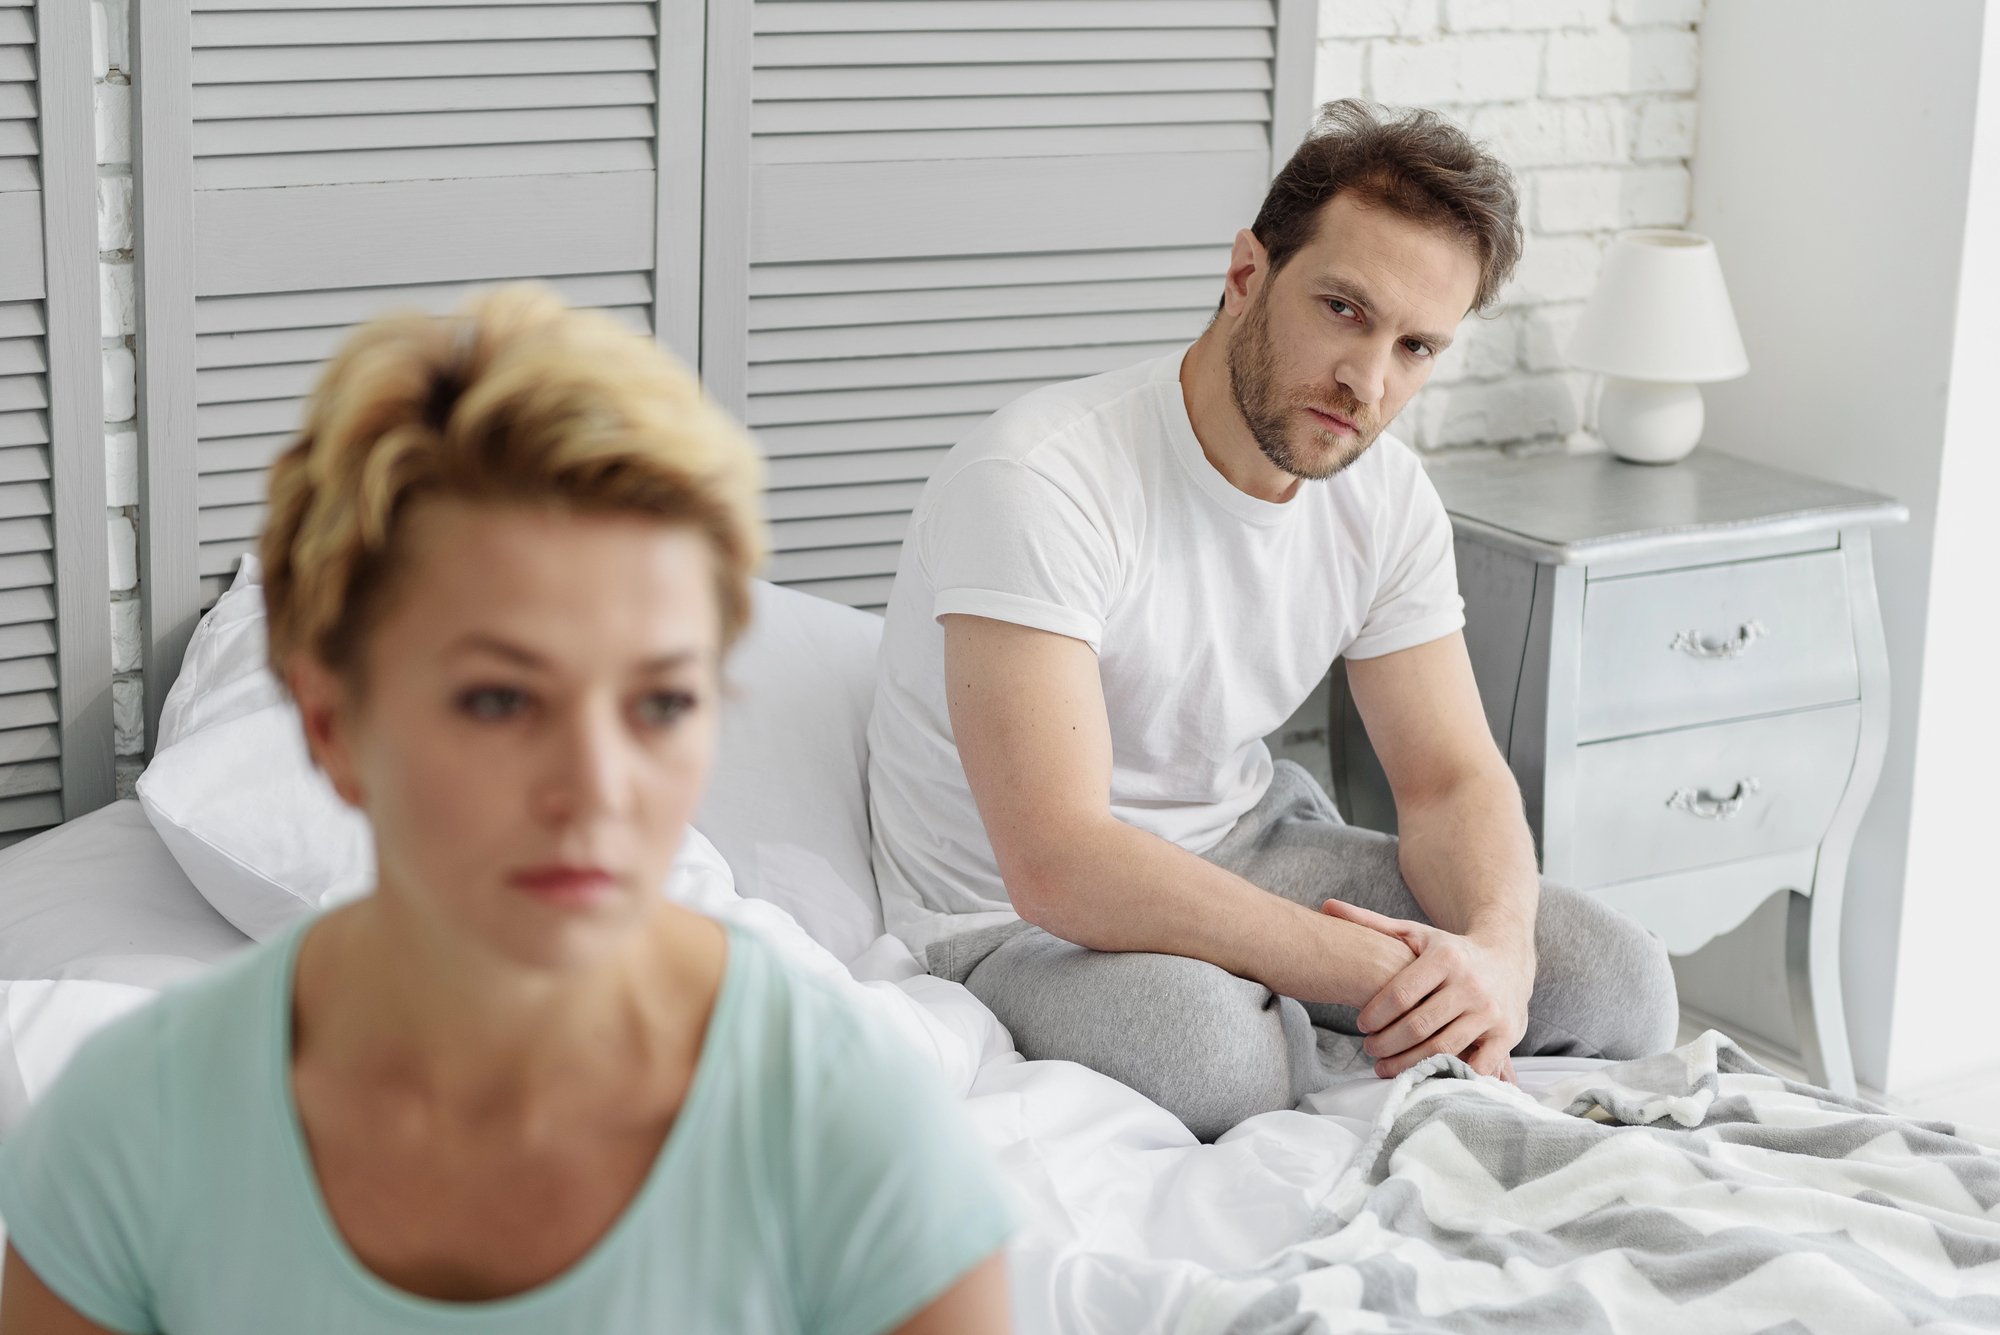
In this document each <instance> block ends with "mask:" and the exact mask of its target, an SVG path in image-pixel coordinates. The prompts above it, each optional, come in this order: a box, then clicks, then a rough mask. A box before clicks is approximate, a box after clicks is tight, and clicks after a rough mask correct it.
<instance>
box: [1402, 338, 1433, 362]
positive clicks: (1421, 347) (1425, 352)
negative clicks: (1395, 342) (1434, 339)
mask: <svg viewBox="0 0 2000 1335" xmlns="http://www.w3.org/2000/svg"><path fill="white" fill-rule="evenodd" d="M1403 346H1404V347H1406V348H1408V349H1409V350H1410V355H1411V356H1412V357H1429V356H1431V355H1432V352H1431V345H1430V344H1428V343H1421V342H1419V341H1417V340H1416V339H1414V338H1406V339H1404V340H1403Z"/></svg>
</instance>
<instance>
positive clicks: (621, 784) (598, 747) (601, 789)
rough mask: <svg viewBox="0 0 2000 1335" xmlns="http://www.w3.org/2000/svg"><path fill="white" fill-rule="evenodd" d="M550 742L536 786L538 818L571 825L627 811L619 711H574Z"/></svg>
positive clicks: (594, 707)
mask: <svg viewBox="0 0 2000 1335" xmlns="http://www.w3.org/2000/svg"><path fill="white" fill-rule="evenodd" d="M549 741H550V746H549V749H548V753H547V757H546V760H545V768H544V770H543V773H542V774H541V775H540V777H539V782H538V783H537V785H536V793H535V798H536V801H535V807H536V815H537V816H539V817H540V818H541V819H543V820H546V821H549V822H550V823H552V824H558V825H566V824H570V823H573V822H575V821H579V820H587V819H590V818H592V817H595V816H602V815H615V814H617V813H618V812H620V811H622V810H623V809H624V805H625V794H626V787H627V784H626V782H625V780H626V778H627V767H626V764H625V756H624V750H625V746H626V737H625V730H624V728H623V727H622V726H621V725H620V721H619V719H618V716H617V713H616V711H615V710H614V709H612V708H609V707H606V706H602V705H588V706H582V707H579V708H577V709H574V710H572V711H570V712H569V713H568V714H567V715H566V716H565V717H564V718H563V719H562V720H561V722H560V723H559V724H558V725H557V726H556V728H555V729H554V735H553V736H551V737H550V739H549Z"/></svg>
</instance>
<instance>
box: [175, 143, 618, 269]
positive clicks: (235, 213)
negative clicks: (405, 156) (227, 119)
mask: <svg viewBox="0 0 2000 1335" xmlns="http://www.w3.org/2000/svg"><path fill="white" fill-rule="evenodd" d="M653 194H654V184H653V175H652V173H651V172H612V173H604V174H599V175H577V176H553V175H552V176H539V177H537V176H525V177H487V178H481V179H475V180H460V181H425V182H395V183H389V184H372V185H331V186H304V187H298V188H294V189H282V190H220V191H208V192H196V194H195V237H196V247H195V285H196V286H195V290H196V291H197V292H198V293H200V294H201V295H204V296H207V295H211V294H231V293H247V292H296V291H299V290H302V289H312V288H335V287H351V286H363V285H367V286H382V285H386V284H397V283H437V282H446V281H452V280H459V281H465V280H478V281H487V280H497V279H503V278H514V277H531V276H535V275H543V274H561V273H576V272H595V273H604V272H613V271H621V270H624V271H629V270H644V269H649V268H651V267H652V262H653V203H654V199H653Z"/></svg>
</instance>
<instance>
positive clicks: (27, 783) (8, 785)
mask: <svg viewBox="0 0 2000 1335" xmlns="http://www.w3.org/2000/svg"><path fill="white" fill-rule="evenodd" d="M61 787H62V766H61V765H59V764H57V763H56V762H55V761H53V760H37V761H33V762H31V763H29V764H26V765H4V766H0V798H6V797H19V796H20V795H22V794H23V793H53V792H55V791H56V790H58V789H60V788H61Z"/></svg>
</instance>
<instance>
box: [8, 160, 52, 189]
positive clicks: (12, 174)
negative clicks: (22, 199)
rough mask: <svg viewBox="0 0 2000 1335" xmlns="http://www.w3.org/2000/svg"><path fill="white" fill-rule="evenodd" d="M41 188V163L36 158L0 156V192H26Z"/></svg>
mask: <svg viewBox="0 0 2000 1335" xmlns="http://www.w3.org/2000/svg"><path fill="white" fill-rule="evenodd" d="M41 188H42V173H41V164H40V162H39V161H38V160H37V159H35V158H0V194H28V193H32V192H34V191H37V190H40V189H41Z"/></svg>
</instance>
